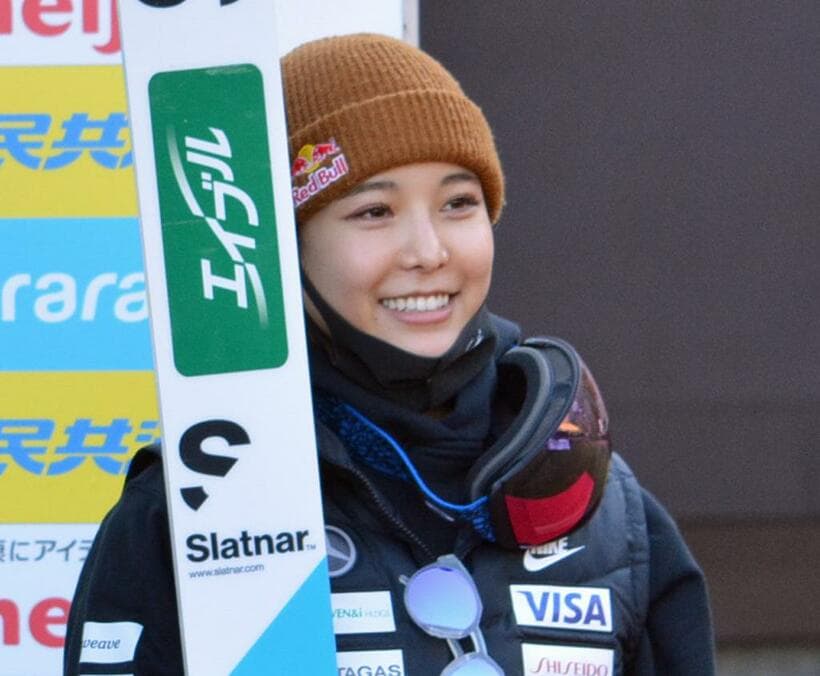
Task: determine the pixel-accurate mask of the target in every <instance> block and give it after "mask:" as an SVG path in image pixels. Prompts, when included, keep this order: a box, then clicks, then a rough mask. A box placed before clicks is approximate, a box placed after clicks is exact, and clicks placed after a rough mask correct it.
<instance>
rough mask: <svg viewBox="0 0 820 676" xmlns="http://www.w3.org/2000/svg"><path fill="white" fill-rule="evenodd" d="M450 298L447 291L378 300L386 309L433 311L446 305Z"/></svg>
mask: <svg viewBox="0 0 820 676" xmlns="http://www.w3.org/2000/svg"><path fill="white" fill-rule="evenodd" d="M450 298H451V296H450V294H448V293H437V294H432V295H429V296H398V297H395V298H383V299H382V300H381V301H379V302H380V303H381V304H382V305H383V306H384V307H386V308H387V309H388V310H395V311H397V312H433V311H435V310H441V309H443V308H445V307H447V305H448V304H449V303H450Z"/></svg>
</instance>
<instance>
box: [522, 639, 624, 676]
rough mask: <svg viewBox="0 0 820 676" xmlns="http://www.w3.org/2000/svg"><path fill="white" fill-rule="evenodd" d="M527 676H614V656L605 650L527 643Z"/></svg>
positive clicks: (525, 649) (523, 648) (525, 666)
mask: <svg viewBox="0 0 820 676" xmlns="http://www.w3.org/2000/svg"><path fill="white" fill-rule="evenodd" d="M521 653H522V655H523V658H524V673H525V674H533V675H534V676H549V675H550V674H578V675H579V676H611V674H612V669H613V666H612V662H613V653H612V651H611V650H604V649H601V648H574V647H570V646H562V645H537V644H533V643H523V644H522V645H521Z"/></svg>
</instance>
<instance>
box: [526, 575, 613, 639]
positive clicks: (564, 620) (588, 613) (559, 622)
mask: <svg viewBox="0 0 820 676" xmlns="http://www.w3.org/2000/svg"><path fill="white" fill-rule="evenodd" d="M510 596H511V597H512V605H513V611H514V612H515V621H516V622H517V623H518V624H520V625H525V626H530V627H550V628H555V629H574V630H577V631H606V632H611V631H612V599H611V594H610V591H609V589H606V588H604V587H557V586H552V585H528V584H513V585H510Z"/></svg>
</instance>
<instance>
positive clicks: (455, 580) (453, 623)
mask: <svg viewBox="0 0 820 676" xmlns="http://www.w3.org/2000/svg"><path fill="white" fill-rule="evenodd" d="M404 599H405V605H406V607H407V612H409V613H410V615H411V617H412V618H413V620H414V621H415V622H416V624H418V625H419V626H421V627H422V628H423V629H424V630H425V631H427V632H429V633H431V634H432V635H433V636H438V637H441V638H463V637H465V636H467V635H469V634H470V632H472V631H473V630H474V629H475V625H476V623H477V622H478V620H479V618H480V617H481V606H480V605H479V600H478V596H477V593H476V590H475V587H474V586H473V584H472V582H471V581H470V580H469V579H468V578H467V577H466V576H465V575H464V573H462V572H461V571H459V570H454V569H452V568H447V567H444V566H433V567H430V568H426V569H422V570H420V571H419V572H418V573H416V574H415V575H414V576H413V577H412V578H410V580H409V581H408V583H407V588H406V589H405V591H404ZM458 673H461V672H458ZM464 673H465V675H466V674H470V673H472V672H464ZM476 673H481V672H476Z"/></svg>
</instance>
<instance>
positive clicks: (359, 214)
mask: <svg viewBox="0 0 820 676" xmlns="http://www.w3.org/2000/svg"><path fill="white" fill-rule="evenodd" d="M390 214H391V211H390V207H388V206H387V205H385V204H376V205H374V206H370V207H365V208H364V209H358V210H357V211H354V212H353V213H352V214H351V215H350V216H349V218H352V219H362V220H375V219H379V218H385V217H387V216H389V215H390Z"/></svg>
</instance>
